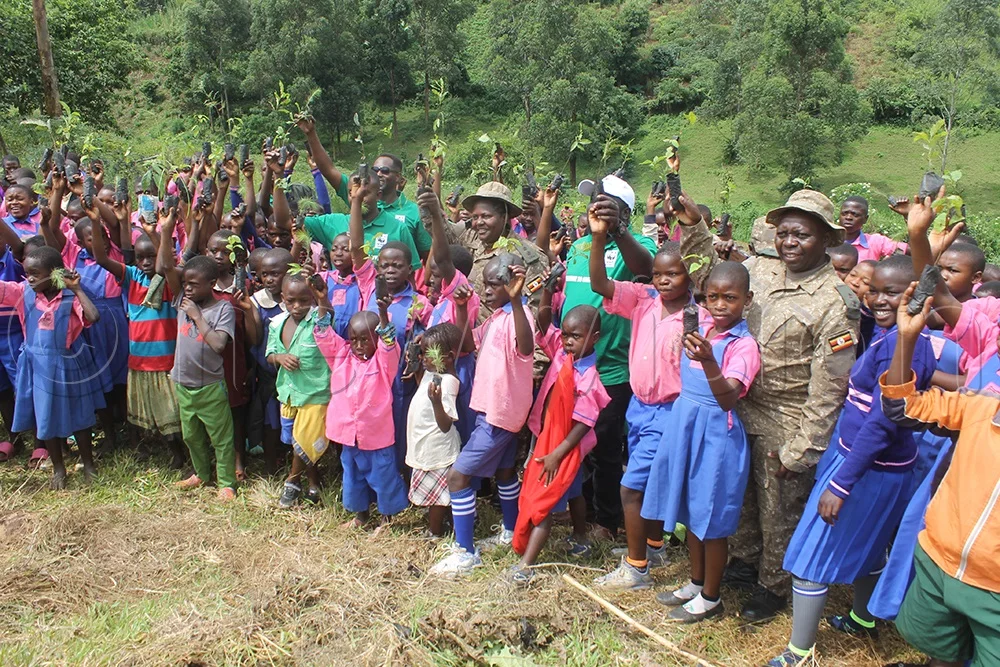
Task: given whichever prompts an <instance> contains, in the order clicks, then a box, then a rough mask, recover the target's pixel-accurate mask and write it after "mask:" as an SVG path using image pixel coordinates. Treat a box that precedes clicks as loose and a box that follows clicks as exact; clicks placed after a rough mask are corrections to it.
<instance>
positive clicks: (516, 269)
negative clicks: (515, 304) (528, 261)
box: [504, 264, 524, 301]
mask: <svg viewBox="0 0 1000 667" xmlns="http://www.w3.org/2000/svg"><path fill="white" fill-rule="evenodd" d="M510 273H511V278H510V282H509V283H507V284H506V285H504V289H505V290H507V295H508V296H510V299H511V301H513V300H514V299H520V298H521V291H522V290H523V289H524V267H523V266H521V265H519V264H512V265H511V266H510Z"/></svg>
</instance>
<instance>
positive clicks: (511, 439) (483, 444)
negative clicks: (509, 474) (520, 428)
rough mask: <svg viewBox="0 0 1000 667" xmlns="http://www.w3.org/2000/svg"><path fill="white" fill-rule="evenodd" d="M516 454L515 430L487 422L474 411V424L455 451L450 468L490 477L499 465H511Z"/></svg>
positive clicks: (470, 474)
mask: <svg viewBox="0 0 1000 667" xmlns="http://www.w3.org/2000/svg"><path fill="white" fill-rule="evenodd" d="M516 456H517V433H513V432H511V431H507V430H505V429H502V428H500V427H499V426H492V425H490V424H487V423H486V416H485V415H482V414H477V415H476V427H475V429H473V431H472V435H470V436H469V442H467V443H466V444H465V447H464V448H463V449H462V451H461V452H459V454H458V458H457V459H456V460H455V463H454V464H452V466H451V467H452V468H454V469H455V470H457V471H458V472H460V473H462V474H463V475H468V476H469V477H492V476H493V475H494V474H495V473H496V471H497V470H499V469H501V468H513V467H514V458H515V457H516Z"/></svg>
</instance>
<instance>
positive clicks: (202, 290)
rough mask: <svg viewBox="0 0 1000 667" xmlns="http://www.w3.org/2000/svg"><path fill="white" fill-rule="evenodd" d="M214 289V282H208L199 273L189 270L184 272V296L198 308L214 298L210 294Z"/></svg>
mask: <svg viewBox="0 0 1000 667" xmlns="http://www.w3.org/2000/svg"><path fill="white" fill-rule="evenodd" d="M214 288H215V281H214V280H209V279H208V278H206V277H205V276H203V275H202V274H201V273H200V272H198V271H192V270H191V269H187V270H185V271H184V296H186V297H187V298H189V299H191V300H192V301H194V302H195V303H196V304H198V305H199V306H200V305H202V304H204V303H206V302H207V301H209V300H211V299H213V298H215V297H214V295H213V294H212V290H213V289H214Z"/></svg>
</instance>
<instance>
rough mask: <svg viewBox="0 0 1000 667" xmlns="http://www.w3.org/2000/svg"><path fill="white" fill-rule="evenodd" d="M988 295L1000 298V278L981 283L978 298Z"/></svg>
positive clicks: (977, 291) (977, 293) (977, 292)
mask: <svg viewBox="0 0 1000 667" xmlns="http://www.w3.org/2000/svg"><path fill="white" fill-rule="evenodd" d="M987 296H990V297H993V298H994V299H997V298H1000V280H990V281H988V282H984V283H979V289H978V290H976V298H978V299H982V298H983V297H987Z"/></svg>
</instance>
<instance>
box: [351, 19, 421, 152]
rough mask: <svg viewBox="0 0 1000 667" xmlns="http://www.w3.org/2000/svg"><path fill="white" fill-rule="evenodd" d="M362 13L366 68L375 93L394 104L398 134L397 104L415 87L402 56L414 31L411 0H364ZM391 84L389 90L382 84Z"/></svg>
mask: <svg viewBox="0 0 1000 667" xmlns="http://www.w3.org/2000/svg"><path fill="white" fill-rule="evenodd" d="M359 15H360V16H361V21H360V24H359V26H358V37H359V38H360V39H361V40H363V42H362V43H363V46H364V48H363V50H362V52H363V54H364V63H365V71H366V74H367V75H368V77H369V78H368V82H369V84H370V85H371V87H372V91H373V92H375V93H379V92H382V93H383V94H382V95H381V96H380V97H382V98H383V99H385V97H386V95H384V92H388V96H387V97H388V101H389V102H390V104H391V105H392V138H393V139H395V138H396V133H397V127H398V122H397V118H396V107H397V105H398V104H399V102H401V101H402V100H403V99H405V98H406V97H407V94H408V93H410V92H411V91H412V89H413V81H412V79H411V78H410V70H409V67H408V66H407V62H406V60H405V58H404V57H403V54H404V52H405V51H406V49H407V48H409V45H410V40H411V39H412V38H413V33H412V32H411V30H410V26H409V25H408V24H407V21H408V20H409V18H410V3H409V1H408V0H363V2H362V3H361V7H360V11H359ZM386 84H388V89H387V90H386V89H385V88H384V87H383V86H385V85H386Z"/></svg>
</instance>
